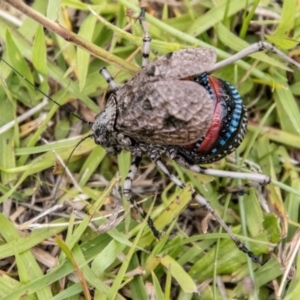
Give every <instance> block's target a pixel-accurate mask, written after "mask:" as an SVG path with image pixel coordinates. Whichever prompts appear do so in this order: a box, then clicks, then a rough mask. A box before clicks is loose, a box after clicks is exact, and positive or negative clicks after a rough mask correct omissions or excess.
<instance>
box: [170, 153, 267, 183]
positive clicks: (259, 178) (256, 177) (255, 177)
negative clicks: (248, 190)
mask: <svg viewBox="0 0 300 300" xmlns="http://www.w3.org/2000/svg"><path fill="white" fill-rule="evenodd" d="M166 154H167V156H168V157H170V158H171V159H173V160H174V161H176V162H177V163H178V164H179V165H180V166H182V167H184V168H186V169H188V170H190V171H192V172H195V173H199V174H205V175H210V176H216V177H227V178H232V179H244V180H250V181H254V182H257V183H259V184H261V185H267V184H269V183H271V178H270V177H269V176H267V175H264V174H259V173H244V172H232V171H224V170H215V169H206V168H203V167H200V166H198V165H192V164H190V163H189V162H187V161H186V160H185V159H184V157H182V156H180V155H176V153H175V152H171V151H168V152H167V153H166ZM247 187H250V186H249V185H247Z"/></svg>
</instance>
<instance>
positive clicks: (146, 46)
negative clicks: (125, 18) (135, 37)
mask: <svg viewBox="0 0 300 300" xmlns="http://www.w3.org/2000/svg"><path fill="white" fill-rule="evenodd" d="M145 12H146V7H141V12H140V15H139V21H140V24H141V27H142V29H143V33H144V37H143V48H142V51H143V53H142V56H143V59H142V68H144V67H146V66H147V64H148V58H149V53H150V44H151V37H150V35H149V31H148V28H147V23H146V21H145Z"/></svg>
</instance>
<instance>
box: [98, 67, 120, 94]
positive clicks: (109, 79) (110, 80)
mask: <svg viewBox="0 0 300 300" xmlns="http://www.w3.org/2000/svg"><path fill="white" fill-rule="evenodd" d="M99 73H100V74H101V75H102V76H103V77H104V79H105V80H106V82H107V84H108V85H109V88H110V90H111V91H112V92H116V91H118V89H119V87H118V85H117V84H116V82H115V81H114V79H113V77H112V76H111V75H110V73H109V72H108V71H107V69H106V68H105V67H103V68H101V69H100V70H99Z"/></svg>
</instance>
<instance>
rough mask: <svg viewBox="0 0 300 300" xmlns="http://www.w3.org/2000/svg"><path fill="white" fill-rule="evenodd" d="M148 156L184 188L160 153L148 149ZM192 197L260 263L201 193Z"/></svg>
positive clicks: (243, 249)
mask: <svg viewBox="0 0 300 300" xmlns="http://www.w3.org/2000/svg"><path fill="white" fill-rule="evenodd" d="M149 156H150V158H151V159H152V160H153V161H154V162H155V164H156V166H157V167H158V168H159V169H160V170H161V171H162V172H163V173H164V174H166V175H167V176H168V177H169V179H170V180H171V181H173V182H174V183H175V184H176V185H177V186H179V187H180V188H181V189H183V188H185V184H184V183H183V182H181V181H180V180H179V179H178V178H177V177H176V176H174V175H173V174H171V173H170V172H169V170H168V169H167V168H166V166H165V165H164V164H163V162H162V161H161V158H160V155H159V154H158V153H157V152H156V151H149ZM193 199H195V200H196V201H197V202H198V203H199V204H200V205H201V207H202V208H204V209H205V210H207V211H208V212H210V213H211V214H212V215H213V217H214V218H215V219H216V221H217V222H218V223H219V224H220V225H221V226H222V228H223V229H224V230H225V231H226V232H227V234H228V235H229V236H230V238H231V239H232V240H233V242H234V243H235V244H236V246H237V247H238V249H239V250H241V251H243V252H244V253H246V254H247V255H248V256H249V257H250V258H251V259H252V261H253V262H255V263H259V264H260V263H261V262H260V260H259V258H258V257H257V256H256V255H254V253H253V252H251V251H250V250H249V249H248V248H247V247H246V246H245V245H244V244H243V243H242V242H241V241H240V240H239V239H238V237H237V236H236V235H235V234H234V233H233V232H232V231H231V229H230V228H229V227H228V226H227V224H226V223H225V222H224V221H223V219H222V218H221V217H220V216H219V215H218V213H217V212H216V211H215V210H214V209H213V208H212V206H211V205H210V203H209V202H208V201H207V200H206V199H205V198H204V197H202V196H201V195H199V194H198V193H196V192H194V193H193Z"/></svg>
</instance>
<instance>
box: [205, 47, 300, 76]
mask: <svg viewBox="0 0 300 300" xmlns="http://www.w3.org/2000/svg"><path fill="white" fill-rule="evenodd" d="M263 50H269V51H271V52H274V53H276V54H277V55H278V56H279V57H280V58H281V59H283V60H285V61H286V62H289V63H291V64H292V65H295V66H296V67H297V68H299V69H300V64H299V63H298V62H296V61H295V60H293V59H292V58H290V57H289V56H287V55H286V54H284V53H283V52H281V51H280V50H279V49H277V48H276V47H274V46H273V45H271V44H269V43H267V42H263V41H260V42H257V43H254V44H252V45H250V46H249V47H247V48H245V49H243V50H242V51H240V52H238V53H236V54H234V55H232V56H230V57H228V58H226V59H224V60H222V61H220V62H218V63H216V64H215V65H214V66H213V67H212V68H210V69H209V70H207V71H206V73H207V74H211V73H213V72H215V71H217V70H219V69H221V68H223V67H225V66H228V65H230V64H232V63H234V62H235V61H237V60H239V59H242V58H244V57H246V56H249V55H251V54H253V53H256V52H260V51H263Z"/></svg>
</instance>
